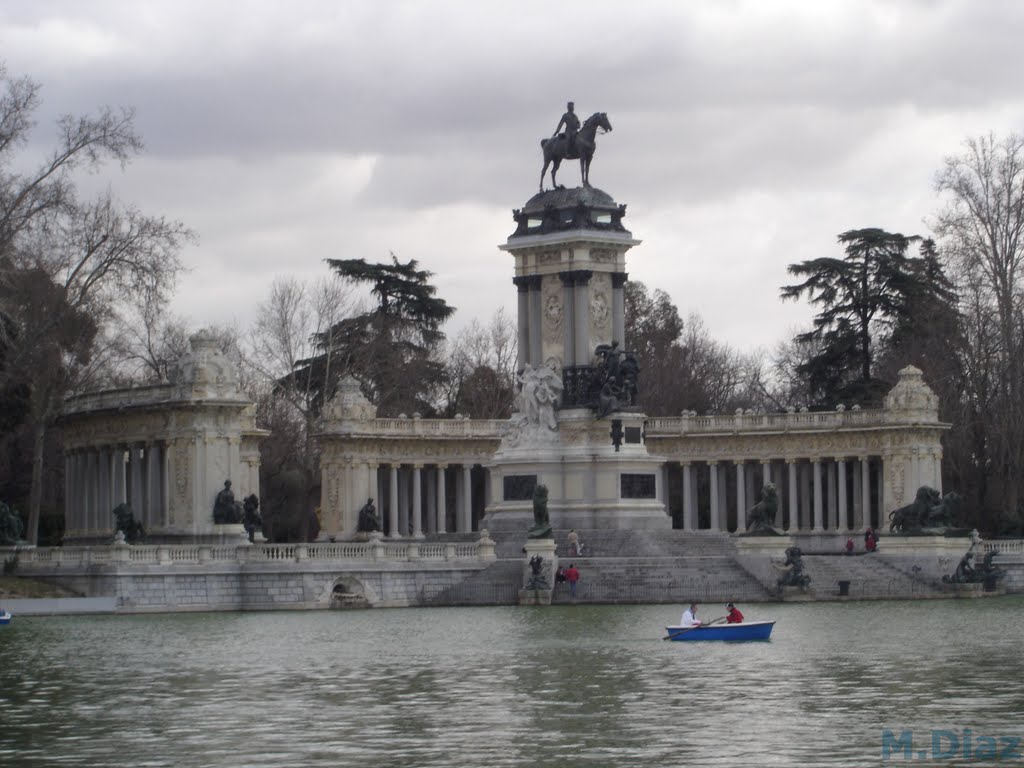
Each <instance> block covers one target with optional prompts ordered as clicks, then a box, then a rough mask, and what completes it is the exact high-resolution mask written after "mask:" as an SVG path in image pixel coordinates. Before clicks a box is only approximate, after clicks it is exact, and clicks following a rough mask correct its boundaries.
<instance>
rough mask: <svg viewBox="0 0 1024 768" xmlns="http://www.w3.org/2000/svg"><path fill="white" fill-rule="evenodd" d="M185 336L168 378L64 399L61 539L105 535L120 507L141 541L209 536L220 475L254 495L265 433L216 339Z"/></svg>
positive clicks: (237, 495) (84, 539)
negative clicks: (182, 353)
mask: <svg viewBox="0 0 1024 768" xmlns="http://www.w3.org/2000/svg"><path fill="white" fill-rule="evenodd" d="M190 342H191V348H192V349H191V353H190V354H189V355H187V356H186V357H185V358H183V359H182V360H181V361H180V363H179V365H178V367H177V369H176V371H175V375H174V376H173V380H172V382H171V383H168V384H157V385H153V386H143V387H132V388H128V389H119V390H108V391H104V392H96V393H90V394H87V395H82V396H79V397H73V398H70V399H69V400H68V401H67V403H66V404H65V411H64V416H63V417H62V420H61V427H62V429H63V433H64V451H65V485H66V487H65V499H66V502H65V534H64V536H65V541H67V542H101V541H108V540H109V539H110V538H111V537H112V536H113V534H114V530H113V526H114V519H113V516H112V514H111V513H112V510H113V509H114V508H115V507H117V506H118V505H119V504H122V503H128V504H129V505H130V507H131V509H132V512H133V514H134V515H135V518H136V520H138V521H139V522H141V523H142V525H143V527H144V528H145V530H146V535H147V538H148V539H149V540H151V541H159V540H161V539H166V540H182V539H188V540H196V539H202V538H203V537H215V536H216V535H217V531H216V529H215V527H214V522H213V505H214V501H215V499H216V497H217V493H218V492H219V491H220V490H221V489H222V488H223V487H224V481H225V480H231V481H232V484H233V489H232V490H233V491H234V493H235V498H236V499H237V500H238V501H241V500H242V499H243V498H244V497H245V496H248V495H249V494H252V493H255V494H257V495H259V468H260V457H259V441H260V439H262V437H263V436H264V435H266V434H267V433H266V432H265V431H264V430H259V429H256V427H255V424H254V420H253V408H252V403H251V402H250V401H249V400H248V399H247V398H246V397H245V396H244V395H243V394H242V393H241V392H239V390H238V382H237V375H236V372H235V370H234V368H233V366H232V365H231V363H230V362H229V361H228V360H227V359H226V358H225V357H224V355H223V354H222V353H221V352H220V350H219V349H218V348H217V343H216V340H215V339H214V338H213V337H212V336H211V335H209V334H207V333H205V332H200V333H198V334H196V335H195V336H193V337H192V338H191V339H190Z"/></svg>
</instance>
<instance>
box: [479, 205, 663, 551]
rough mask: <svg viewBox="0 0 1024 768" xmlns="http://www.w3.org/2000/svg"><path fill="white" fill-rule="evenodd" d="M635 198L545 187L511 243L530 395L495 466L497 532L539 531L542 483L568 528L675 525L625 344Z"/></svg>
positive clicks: (523, 388) (520, 216)
mask: <svg viewBox="0 0 1024 768" xmlns="http://www.w3.org/2000/svg"><path fill="white" fill-rule="evenodd" d="M625 213H626V206H624V205H619V204H617V203H616V202H615V201H614V200H613V199H612V198H611V196H610V195H608V194H606V193H605V192H602V191H601V190H599V189H595V188H592V187H589V186H584V187H578V188H576V189H555V190H552V191H548V192H541V193H539V194H537V195H534V196H533V197H532V198H530V200H529V201H528V202H527V203H526V205H525V206H523V208H522V209H519V210H516V211H515V212H514V214H513V217H514V219H515V222H516V230H515V232H513V233H512V234H511V235H510V236H509V237H508V240H507V242H506V243H505V244H504V245H502V246H500V247H501V249H502V250H504V251H506V252H508V253H510V254H512V256H513V258H514V260H515V276H514V278H513V282H514V283H515V285H516V287H517V289H518V292H519V304H518V321H519V323H518V330H519V369H520V372H521V373H520V377H519V378H520V392H519V395H518V398H517V403H516V413H515V414H513V417H512V420H511V422H510V425H509V428H508V431H507V433H506V434H505V436H504V438H503V440H502V443H501V447H500V448H499V449H498V451H497V453H496V454H495V456H494V460H493V463H492V465H491V467H490V469H491V479H492V498H493V501H492V503H491V504H490V505H489V506H488V514H487V518H486V520H485V522H484V525H485V526H486V527H488V528H489V529H491V530H498V531H500V530H512V529H517V530H524V531H525V530H526V529H527V528H529V527H530V525H529V519H530V515H531V511H530V509H531V499H532V497H533V491H534V488H535V487H536V486H537V485H545V486H546V487H547V489H548V510H549V514H550V518H551V524H552V526H553V527H555V528H556V529H557V528H562V529H565V528H580V529H593V528H634V527H637V528H648V529H650V528H670V527H671V520H670V519H669V517H668V516H667V515H666V512H665V505H664V501H663V500H664V489H663V488H662V473H661V464H662V461H661V460H660V459H658V458H657V457H652V456H650V455H648V453H647V448H646V446H645V445H644V421H645V417H644V415H643V413H641V412H640V409H639V407H638V406H637V405H636V390H637V369H636V366H635V361H634V360H633V358H632V356H631V355H630V354H629V350H628V349H626V348H625V343H624V336H625V308H624V299H623V285H624V284H625V282H626V277H627V275H626V252H627V251H628V250H629V249H630V248H632V247H633V246H634V245H637V244H639V242H640V241H639V240H636V239H634V238H633V236H632V234H631V233H630V232H629V231H628V230H627V229H626V228H625V227H624V226H623V223H622V222H623V218H624V216H625Z"/></svg>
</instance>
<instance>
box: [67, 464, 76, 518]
mask: <svg viewBox="0 0 1024 768" xmlns="http://www.w3.org/2000/svg"><path fill="white" fill-rule="evenodd" d="M74 465H75V462H74V456H73V455H72V454H71V453H65V454H64V530H65V533H72V532H73V531H74V530H75V527H76V526H75V510H74V508H73V507H72V506H71V499H72V495H71V494H72V493H74V487H75V471H74Z"/></svg>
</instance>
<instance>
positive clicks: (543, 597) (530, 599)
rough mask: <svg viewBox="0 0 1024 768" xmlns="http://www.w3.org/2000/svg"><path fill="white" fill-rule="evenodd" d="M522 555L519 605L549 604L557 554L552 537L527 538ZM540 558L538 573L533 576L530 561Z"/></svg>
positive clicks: (556, 567) (556, 568)
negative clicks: (521, 586) (521, 584)
mask: <svg viewBox="0 0 1024 768" xmlns="http://www.w3.org/2000/svg"><path fill="white" fill-rule="evenodd" d="M523 549H524V555H523V558H524V559H523V588H522V589H521V590H519V604H520V605H551V592H552V589H553V588H554V586H555V571H557V570H558V555H556V554H555V540H554V539H527V540H526V546H525V547H524V548H523ZM534 557H540V558H541V561H542V562H541V569H540V573H538V574H537V575H536V576H534V573H533V568H532V567H531V565H530V561H531V560H532V559H533V558H534Z"/></svg>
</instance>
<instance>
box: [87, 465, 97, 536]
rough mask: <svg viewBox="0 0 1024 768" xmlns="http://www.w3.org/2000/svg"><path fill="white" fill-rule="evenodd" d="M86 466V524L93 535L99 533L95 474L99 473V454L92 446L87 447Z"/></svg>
mask: <svg viewBox="0 0 1024 768" xmlns="http://www.w3.org/2000/svg"><path fill="white" fill-rule="evenodd" d="M87 461H88V466H87V468H86V471H85V472H86V482H87V483H88V491H87V492H86V499H87V504H88V505H89V513H88V521H89V522H88V525H87V526H86V527H87V528H88V530H89V533H90V534H91V535H93V536H95V535H96V534H98V533H99V517H100V513H99V506H100V498H99V482H98V477H97V475H98V474H99V461H100V459H99V455H97V453H96V450H95V449H94V448H90V449H89V454H88V459H87Z"/></svg>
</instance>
